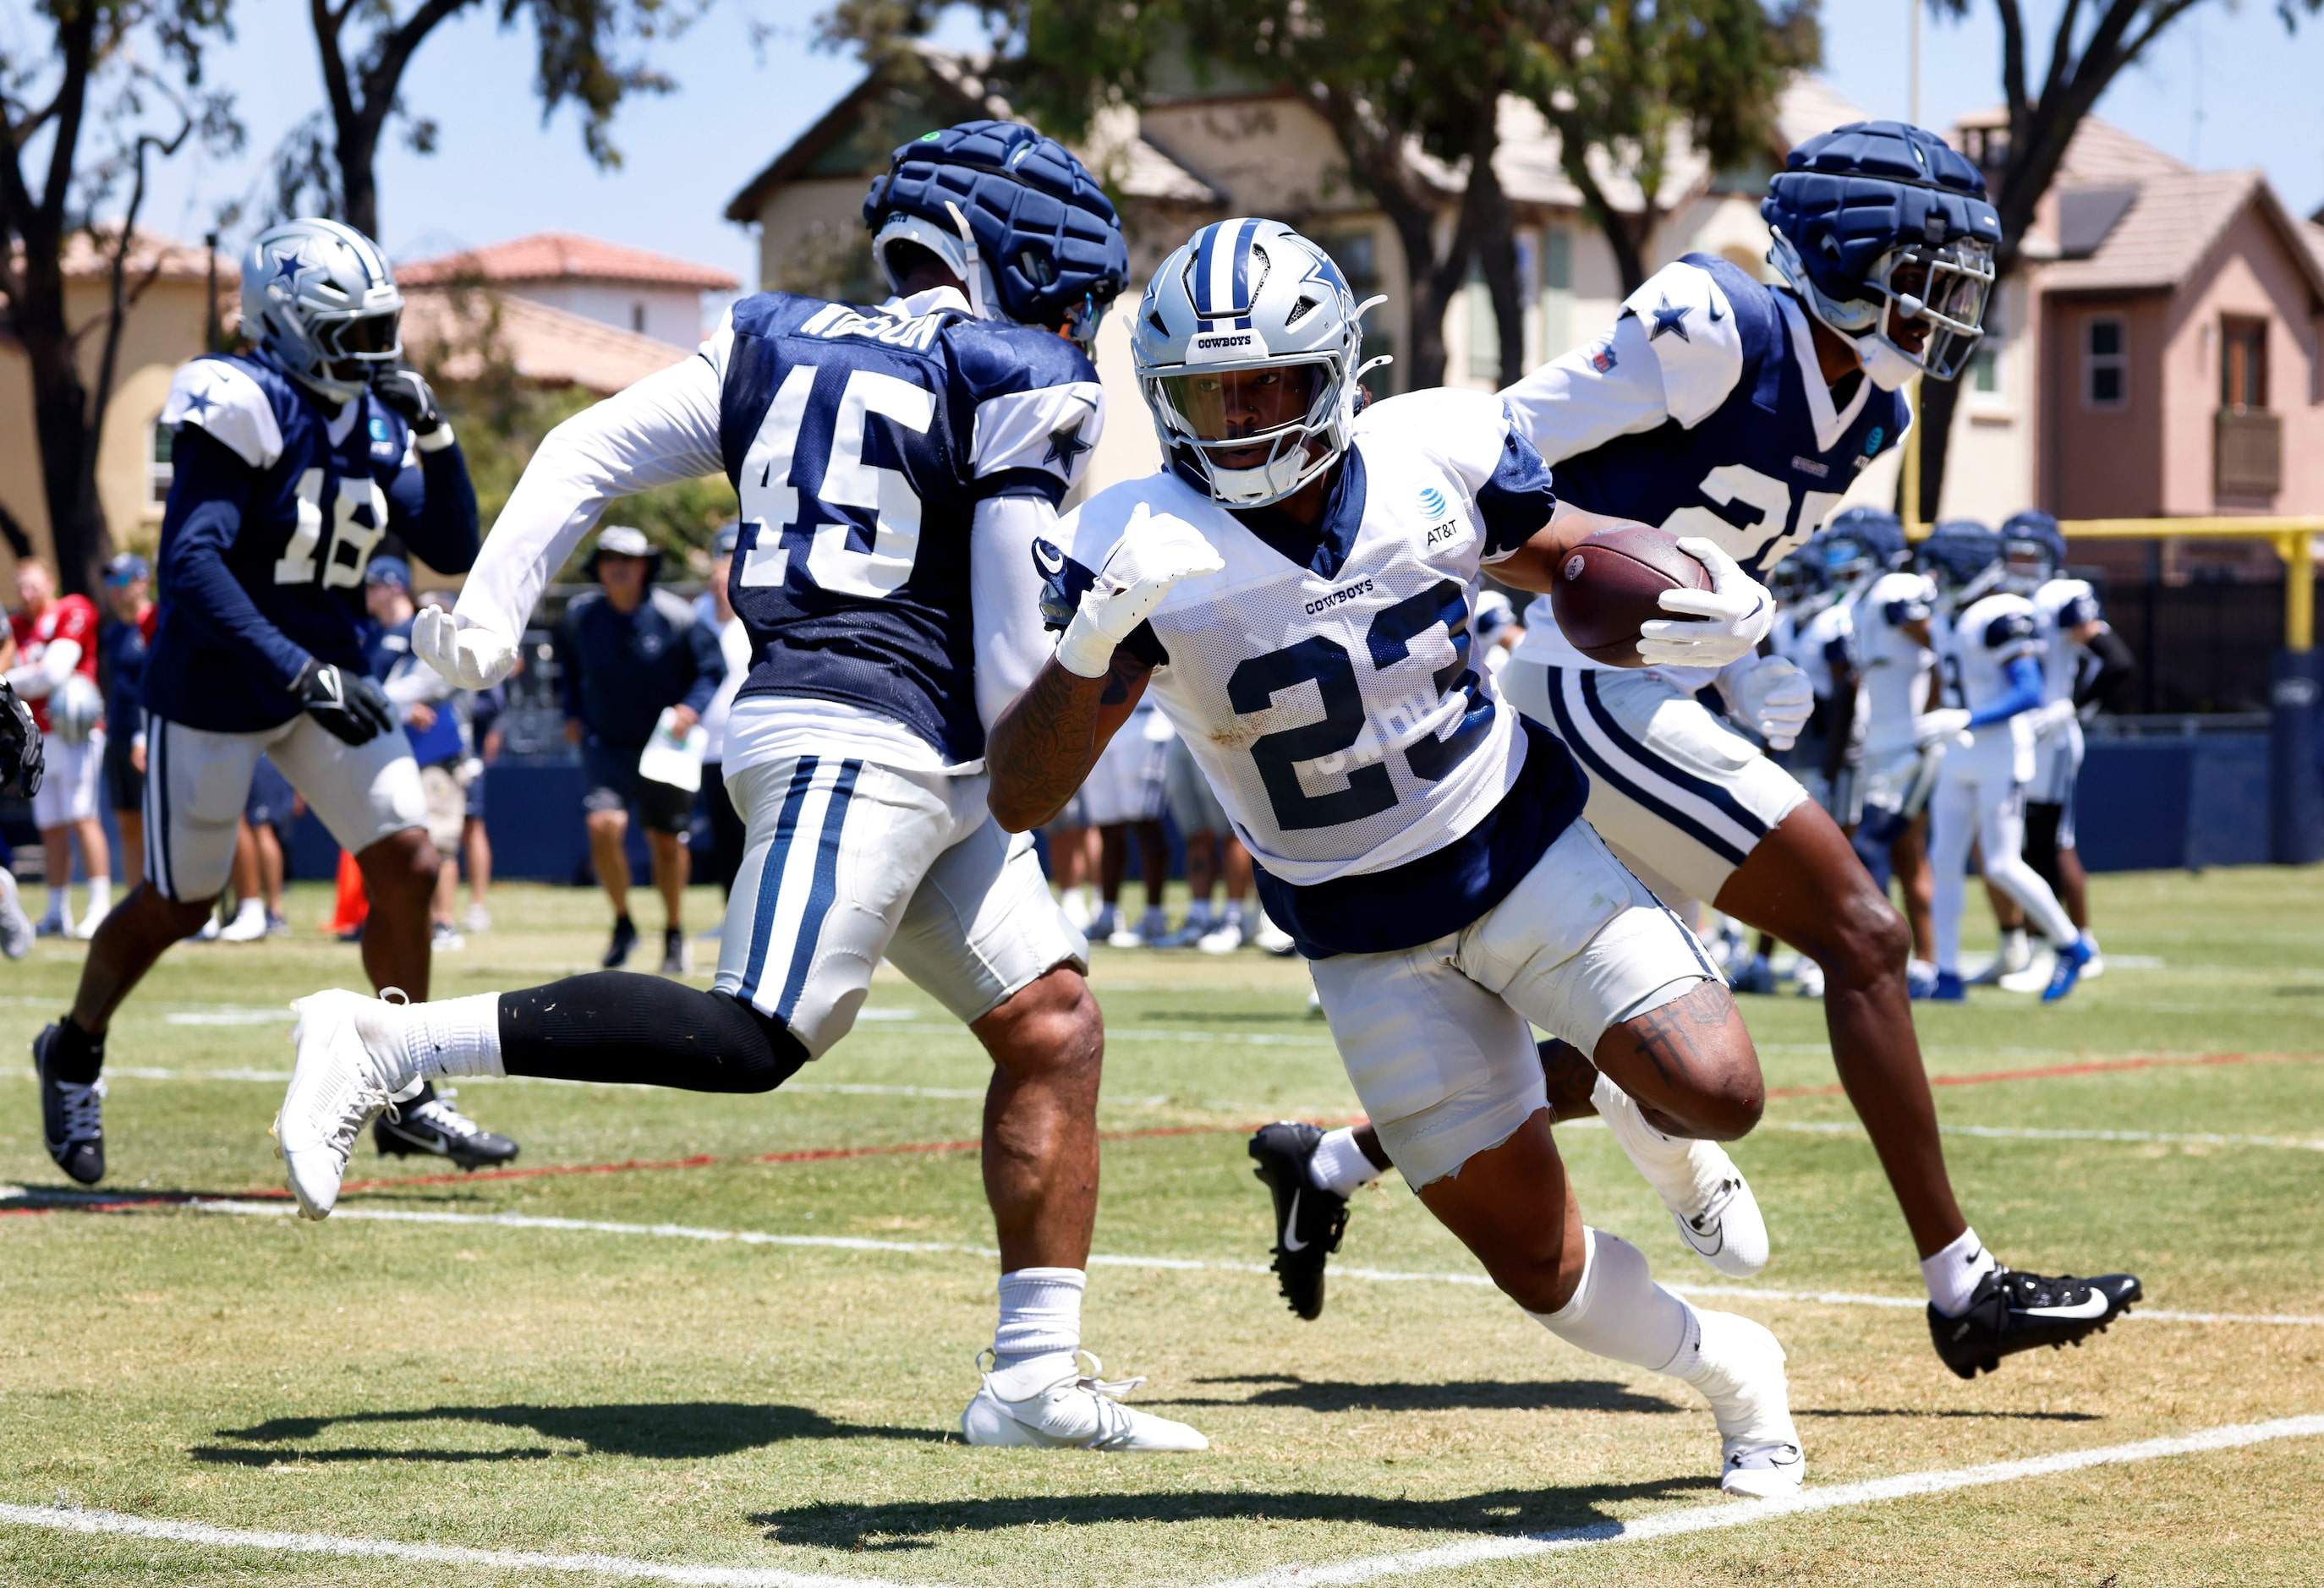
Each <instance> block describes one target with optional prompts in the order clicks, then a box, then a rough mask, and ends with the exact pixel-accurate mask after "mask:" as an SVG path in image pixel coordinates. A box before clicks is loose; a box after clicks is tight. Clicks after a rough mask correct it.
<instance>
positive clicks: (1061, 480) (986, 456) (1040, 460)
mask: <svg viewBox="0 0 2324 1588" xmlns="http://www.w3.org/2000/svg"><path fill="white" fill-rule="evenodd" d="M1104 434H1105V388H1104V387H1102V386H1101V385H1099V384H1098V383H1096V382H1095V381H1074V382H1070V383H1066V384H1065V385H1058V386H1042V387H1039V388H1037V389H1036V390H1034V391H1030V392H1003V393H1001V394H1000V395H998V396H993V397H987V398H985V399H984V400H983V401H982V402H979V403H978V404H977V405H976V424H975V429H974V431H973V434H972V436H971V439H970V442H969V473H970V474H971V475H972V476H973V477H974V478H976V479H979V480H983V479H989V478H991V476H993V475H1006V474H1011V473H1016V472H1019V471H1028V470H1029V471H1032V472H1035V473H1037V474H1045V475H1051V476H1054V477H1055V479H1056V482H1057V485H1056V489H1057V491H1058V492H1059V494H1063V493H1064V492H1066V491H1070V490H1072V489H1073V488H1074V485H1078V484H1079V483H1080V481H1081V476H1082V472H1083V464H1084V460H1085V459H1086V458H1087V457H1088V456H1089V454H1090V453H1091V452H1092V451H1093V449H1095V448H1096V446H1097V444H1098V439H1099V438H1100V437H1102V436H1103V435H1104ZM1019 560H1020V561H1021V560H1022V559H1019Z"/></svg>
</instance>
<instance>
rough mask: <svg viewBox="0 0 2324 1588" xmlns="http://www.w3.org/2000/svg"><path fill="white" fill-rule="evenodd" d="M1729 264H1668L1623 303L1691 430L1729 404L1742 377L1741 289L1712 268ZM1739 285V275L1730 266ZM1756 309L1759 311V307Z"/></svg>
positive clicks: (1676, 413) (1669, 401)
mask: <svg viewBox="0 0 2324 1588" xmlns="http://www.w3.org/2000/svg"><path fill="white" fill-rule="evenodd" d="M1725 263H1726V262H1725V261H1724V260H1717V261H1712V260H1708V259H1702V258H1701V257H1700V256H1696V257H1693V258H1690V259H1683V260H1680V261H1679V262H1678V263H1675V264H1666V265H1665V266H1663V268H1662V269H1660V270H1658V271H1656V272H1655V273H1654V274H1653V275H1651V276H1648V277H1647V278H1646V284H1645V285H1644V286H1642V287H1640V288H1639V289H1638V290H1637V291H1635V292H1633V293H1631V294H1630V296H1629V297H1628V299H1626V300H1624V301H1623V304H1622V310H1621V311H1622V313H1623V314H1626V315H1630V316H1633V317H1635V318H1636V319H1637V322H1638V326H1639V328H1640V329H1642V330H1644V331H1645V332H1646V346H1647V348H1648V349H1649V350H1650V351H1651V352H1652V353H1653V354H1654V355H1655V361H1656V362H1657V363H1658V364H1659V365H1661V366H1662V377H1663V399H1664V403H1665V406H1666V407H1667V408H1668V409H1669V410H1670V415H1671V417H1672V418H1673V419H1674V420H1678V422H1679V423H1680V424H1682V425H1685V426H1688V427H1690V428H1692V426H1694V425H1698V424H1700V423H1701V422H1702V421H1703V420H1705V419H1707V418H1708V417H1710V415H1711V413H1712V412H1713V411H1716V410H1717V409H1718V407H1719V405H1720V403H1722V402H1726V401H1727V398H1728V396H1729V393H1731V392H1733V391H1734V390H1735V385H1736V383H1737V382H1738V380H1740V379H1741V378H1742V374H1743V360H1744V355H1745V352H1746V348H1745V346H1744V340H1743V337H1744V327H1743V325H1742V323H1741V322H1742V316H1741V314H1740V313H1738V309H1737V307H1736V299H1737V297H1738V296H1740V295H1741V294H1740V291H1739V289H1737V290H1736V291H1730V287H1732V286H1733V285H1734V283H1732V282H1728V281H1726V280H1724V279H1723V277H1722V276H1721V274H1720V273H1719V272H1715V271H1713V270H1712V269H1711V268H1710V267H1711V266H1712V265H1714V264H1725ZM1727 270H1728V271H1729V272H1733V274H1734V276H1735V277H1736V278H1737V279H1738V281H1748V279H1749V278H1748V277H1745V276H1743V274H1742V272H1740V271H1737V270H1735V267H1734V266H1732V265H1727ZM1754 307H1757V306H1756V305H1754Z"/></svg>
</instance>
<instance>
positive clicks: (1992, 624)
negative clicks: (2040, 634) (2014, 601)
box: [1985, 612, 2037, 651]
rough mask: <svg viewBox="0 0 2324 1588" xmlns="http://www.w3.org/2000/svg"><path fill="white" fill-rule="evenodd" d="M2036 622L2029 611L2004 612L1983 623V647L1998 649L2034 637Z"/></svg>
mask: <svg viewBox="0 0 2324 1588" xmlns="http://www.w3.org/2000/svg"><path fill="white" fill-rule="evenodd" d="M2036 626H2037V625H2036V624H2035V623H2034V621H2033V614H2032V613H2030V612H2005V613H2002V614H2000V615H1998V616H1997V617H1995V618H1993V619H1991V620H1990V621H1988V622H1987V623H1986V625H1985V648H1986V649H1987V651H1998V650H2000V649H2001V648H2002V647H2003V646H2005V645H2010V644H2015V642H2018V641H2020V640H2031V639H2032V638H2033V635H2034V632H2035V629H2036Z"/></svg>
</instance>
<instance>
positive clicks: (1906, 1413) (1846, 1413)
mask: <svg viewBox="0 0 2324 1588" xmlns="http://www.w3.org/2000/svg"><path fill="white" fill-rule="evenodd" d="M1792 1415H1793V1416H1794V1417H2002V1418H2006V1419H2010V1420H2014V1421H2017V1422H2025V1423H2102V1422H2104V1421H2106V1418H2105V1417H2101V1416H2099V1415H2098V1413H2097V1412H2094V1411H1972V1410H1969V1409H1968V1408H1960V1407H1947V1408H1941V1409H1932V1408H1923V1407H1917V1406H1863V1407H1846V1408H1840V1407H1834V1408H1827V1409H1823V1410H1816V1409H1813V1408H1807V1407H1796V1406H1795V1407H1794V1408H1792Z"/></svg>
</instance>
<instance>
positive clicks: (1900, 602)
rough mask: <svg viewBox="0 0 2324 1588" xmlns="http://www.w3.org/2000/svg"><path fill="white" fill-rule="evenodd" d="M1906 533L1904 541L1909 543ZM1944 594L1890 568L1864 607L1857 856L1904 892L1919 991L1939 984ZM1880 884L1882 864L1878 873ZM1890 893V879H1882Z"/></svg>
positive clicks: (1912, 973)
mask: <svg viewBox="0 0 2324 1588" xmlns="http://www.w3.org/2000/svg"><path fill="white" fill-rule="evenodd" d="M1903 540H1904V536H1903V533H1902V531H1899V532H1898V534H1897V543H1898V544H1899V545H1900V546H1901V545H1902V544H1903ZM1936 596H1937V591H1936V586H1934V585H1933V584H1932V583H1931V582H1930V580H1929V577H1928V576H1927V575H1926V574H1923V573H1916V572H1914V571H1913V570H1911V569H1909V568H1890V569H1888V570H1887V571H1886V572H1883V573H1882V574H1880V575H1879V576H1878V577H1877V578H1875V579H1874V580H1873V581H1872V582H1871V584H1869V585H1868V586H1866V587H1865V591H1864V595H1863V596H1862V597H1861V598H1860V599H1859V600H1858V602H1857V604H1856V656H1857V663H1858V668H1859V669H1860V673H1859V677H1860V679H1861V680H1862V681H1861V684H1860V686H1859V687H1860V688H1861V689H1862V691H1863V695H1864V816H1863V820H1862V822H1861V824H1860V826H1859V827H1858V838H1857V845H1856V848H1857V853H1858V854H1862V855H1865V857H1866V860H1867V864H1869V863H1872V862H1873V861H1875V860H1885V861H1886V863H1887V865H1888V868H1889V870H1890V871H1891V872H1893V873H1894V875H1895V879H1896V882H1897V886H1898V889H1899V891H1901V892H1902V893H1903V894H1904V919H1905V922H1906V924H1907V925H1909V926H1910V927H1911V928H1912V933H1913V957H1912V959H1911V960H1910V961H1908V962H1907V964H1906V966H1905V974H1906V978H1907V982H1908V984H1909V985H1910V986H1911V988H1912V990H1913V992H1914V996H1915V997H1926V996H1927V995H1928V994H1929V993H1930V992H1932V991H1933V990H1934V989H1935V985H1936V964H1935V958H1936V939H1935V937H1934V934H1933V929H1932V927H1931V925H1930V917H1929V909H1930V900H1931V899H1932V890H1933V886H1934V879H1933V878H1932V876H1931V874H1930V872H1929V859H1928V845H1927V837H1928V830H1929V820H1928V806H1929V796H1930V794H1931V792H1932V791H1933V789H1934V788H1935V768H1934V766H1933V764H1932V757H1935V756H1938V755H1941V753H1942V752H1940V751H1935V750H1929V751H1923V749H1922V748H1921V745H1920V737H1919V734H1918V732H1917V725H1918V723H1919V722H1920V719H1921V715H1922V714H1923V712H1925V711H1927V710H1928V709H1929V708H1930V707H1931V706H1935V705H1938V704H1939V702H1938V701H1937V700H1936V698H1935V697H1934V695H1933V688H1934V680H1935V678H1936V668H1937V653H1936V651H1935V648H1934V642H1933V639H1932V635H1931V633H1930V630H1929V624H1930V623H1931V621H1932V617H1933V615H1934V612H1935V604H1936ZM1873 876H1874V880H1875V881H1876V882H1878V881H1880V873H1879V871H1878V870H1877V868H1876V869H1875V870H1874V872H1873ZM1883 887H1884V890H1885V887H1886V884H1885V882H1884V883H1883Z"/></svg>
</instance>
